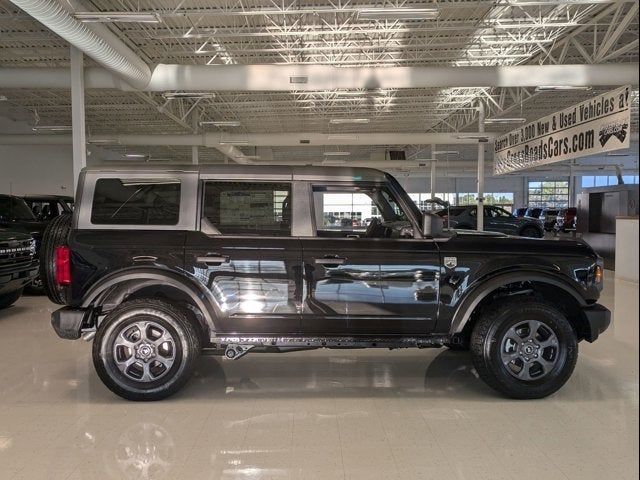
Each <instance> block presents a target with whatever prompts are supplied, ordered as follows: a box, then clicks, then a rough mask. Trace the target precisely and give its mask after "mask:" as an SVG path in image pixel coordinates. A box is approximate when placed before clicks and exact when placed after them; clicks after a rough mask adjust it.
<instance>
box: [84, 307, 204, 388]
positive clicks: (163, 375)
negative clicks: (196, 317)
mask: <svg viewBox="0 0 640 480" xmlns="http://www.w3.org/2000/svg"><path fill="white" fill-rule="evenodd" d="M200 350H201V345H200V336H199V335H198V332H197V331H196V327H195V326H194V325H193V323H191V322H190V321H189V319H188V317H187V316H186V315H185V313H184V312H183V311H181V310H179V309H177V308H176V307H174V306H173V305H171V304H169V303H166V302H163V301H159V300H155V299H139V300H133V301H130V302H126V303H123V304H122V305H121V306H119V307H118V308H116V309H115V310H113V311H112V312H111V313H109V315H107V317H106V318H105V320H104V322H103V323H102V324H101V325H100V327H99V328H98V333H97V334H96V337H95V339H94V341H93V364H94V366H95V369H96V372H97V373H98V376H99V377H100V379H101V380H102V381H103V382H104V384H105V385H106V386H107V387H108V388H109V389H110V390H111V391H112V392H114V393H116V394H117V395H119V396H121V397H123V398H126V399H128V400H138V401H140V400H142V401H144V400H161V399H163V398H166V397H168V396H170V395H172V394H174V393H175V392H177V391H178V390H179V389H180V388H182V387H183V386H184V384H185V383H186V382H187V381H188V380H189V378H190V376H191V374H192V372H193V368H194V365H195V361H196V359H197V358H198V356H199V355H200Z"/></svg>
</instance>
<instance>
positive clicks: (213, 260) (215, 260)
mask: <svg viewBox="0 0 640 480" xmlns="http://www.w3.org/2000/svg"><path fill="white" fill-rule="evenodd" d="M196 262H198V263H204V264H205V265H220V264H222V263H229V257H223V256H222V255H207V256H205V257H197V258H196Z"/></svg>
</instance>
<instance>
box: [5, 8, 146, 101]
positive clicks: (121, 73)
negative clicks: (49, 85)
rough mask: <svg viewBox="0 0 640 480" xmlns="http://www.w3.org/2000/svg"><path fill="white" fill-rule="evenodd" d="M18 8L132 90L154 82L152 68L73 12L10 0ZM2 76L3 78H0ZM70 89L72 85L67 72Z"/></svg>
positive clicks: (108, 32)
mask: <svg viewBox="0 0 640 480" xmlns="http://www.w3.org/2000/svg"><path fill="white" fill-rule="evenodd" d="M11 2H12V3H14V4H15V5H16V6H18V7H20V8H21V9H22V10H24V11H25V12H27V13H28V14H29V15H31V16H32V17H33V18H35V19H36V20H38V21H39V22H40V23H42V24H43V25H44V26H45V27H47V28H49V29H50V30H51V31H53V32H54V33H56V34H58V35H60V36H61V37H62V38H64V39H65V40H66V41H67V42H69V43H70V44H71V45H73V46H74V47H76V48H77V49H79V50H81V51H82V52H84V53H85V54H87V55H88V56H90V57H91V58H93V59H94V60H95V61H96V62H98V63H99V64H100V65H103V66H104V67H105V68H106V69H108V71H110V72H113V74H115V75H117V76H118V77H119V78H121V79H123V80H124V81H125V82H126V83H127V84H129V85H130V87H131V88H134V89H141V88H144V87H145V86H146V85H147V84H148V83H149V81H150V79H151V70H150V69H149V66H148V65H147V64H146V63H145V62H144V61H143V60H141V59H140V58H139V57H138V56H137V55H136V54H135V53H134V52H132V51H131V50H130V49H129V48H128V47H127V46H126V45H125V44H124V43H123V42H122V41H121V40H119V39H118V38H117V37H116V36H115V35H113V34H112V33H111V32H110V31H109V30H108V29H107V28H106V27H104V26H102V25H93V26H92V27H88V26H87V25H85V24H84V23H81V22H79V21H78V20H76V19H75V18H73V16H72V13H71V12H70V11H69V10H67V8H70V4H69V5H68V6H65V5H63V4H62V3H60V2H58V1H56V0H11ZM1 77H2V75H0V78H1ZM66 79H67V87H66V88H69V87H70V85H71V78H70V73H69V71H66Z"/></svg>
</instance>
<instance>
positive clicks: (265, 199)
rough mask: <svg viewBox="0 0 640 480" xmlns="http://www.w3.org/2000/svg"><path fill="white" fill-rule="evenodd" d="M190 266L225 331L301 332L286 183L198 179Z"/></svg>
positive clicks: (297, 249)
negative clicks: (199, 193)
mask: <svg viewBox="0 0 640 480" xmlns="http://www.w3.org/2000/svg"><path fill="white" fill-rule="evenodd" d="M201 190H202V191H203V194H202V196H203V199H202V213H201V218H202V225H201V228H200V232H193V233H191V234H189V236H188V239H187V248H186V265H187V269H188V271H189V272H190V273H191V274H192V275H193V276H194V277H195V278H196V279H197V280H198V281H199V282H200V283H201V284H202V285H204V286H205V287H206V289H207V291H208V292H209V294H210V295H211V298H212V299H213V301H214V304H215V305H216V308H217V310H218V311H217V317H218V318H217V321H218V325H217V328H218V330H219V333H227V334H256V335H260V334H265V335H268V334H282V335H285V334H287V335H294V334H297V333H299V331H300V310H301V301H302V258H301V246H300V241H299V240H298V239H297V238H293V237H291V203H292V199H291V183H290V182H264V183H256V182H239V181H204V183H203V186H202V189H201Z"/></svg>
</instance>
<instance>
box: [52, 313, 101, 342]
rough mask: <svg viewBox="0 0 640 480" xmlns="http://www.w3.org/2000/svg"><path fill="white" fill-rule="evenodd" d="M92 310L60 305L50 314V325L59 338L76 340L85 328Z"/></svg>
mask: <svg viewBox="0 0 640 480" xmlns="http://www.w3.org/2000/svg"><path fill="white" fill-rule="evenodd" d="M92 314H93V311H92V310H91V309H89V308H73V307H62V308H60V309H58V310H56V311H55V312H53V313H52V314H51V326H52V327H53V329H54V330H55V331H56V334H57V335H58V336H59V337H60V338H64V339H65V340H77V339H78V338H80V335H81V333H82V329H83V328H87V327H88V326H89V323H90V321H91V317H92Z"/></svg>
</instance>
